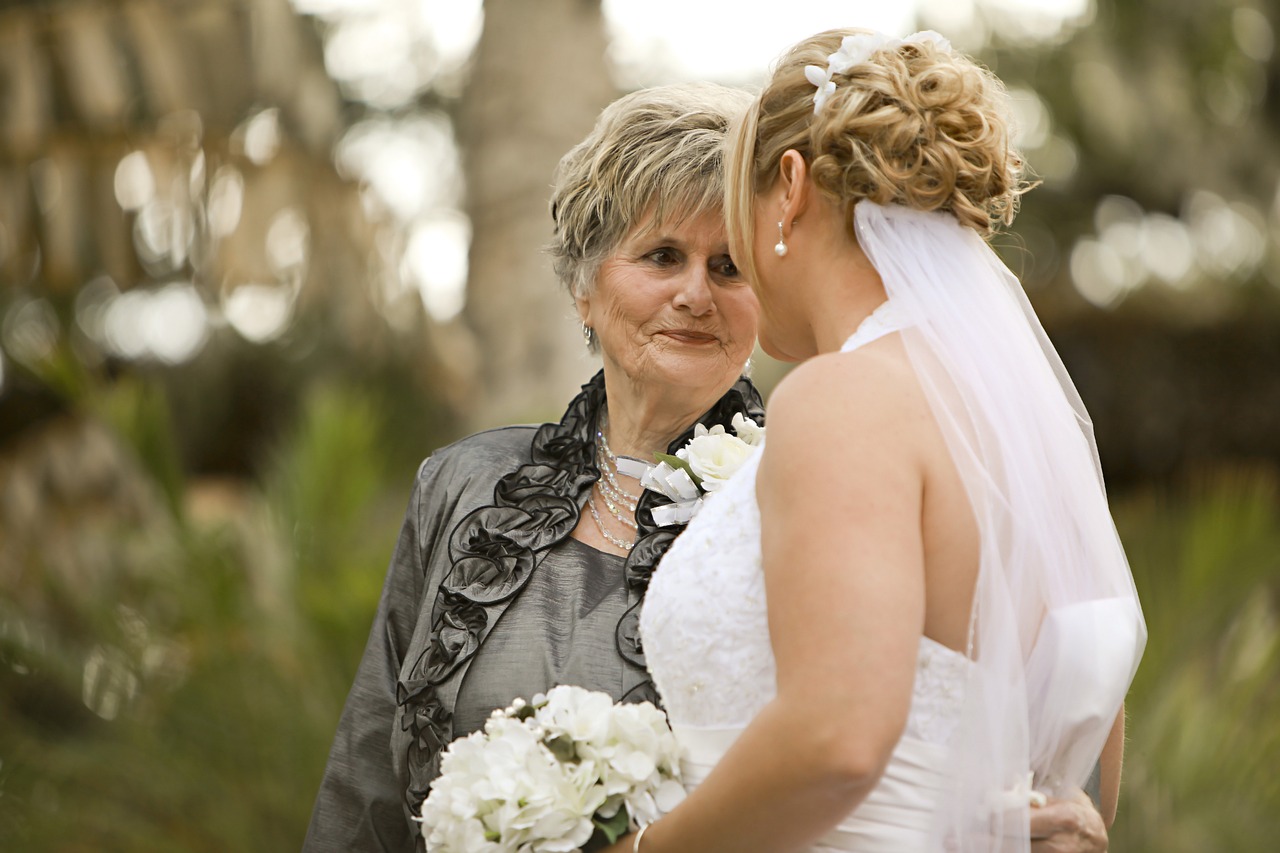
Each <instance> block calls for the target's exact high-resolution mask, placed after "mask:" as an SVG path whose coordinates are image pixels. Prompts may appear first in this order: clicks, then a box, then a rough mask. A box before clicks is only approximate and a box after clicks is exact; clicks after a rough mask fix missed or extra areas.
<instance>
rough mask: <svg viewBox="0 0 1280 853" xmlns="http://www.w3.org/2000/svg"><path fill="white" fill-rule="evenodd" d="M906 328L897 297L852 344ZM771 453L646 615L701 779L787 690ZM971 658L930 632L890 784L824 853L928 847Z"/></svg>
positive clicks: (690, 540)
mask: <svg viewBox="0 0 1280 853" xmlns="http://www.w3.org/2000/svg"><path fill="white" fill-rule="evenodd" d="M901 327H902V326H901V324H900V322H899V321H898V319H897V318H896V317H895V316H894V314H893V312H892V309H891V307H890V306H889V305H888V303H885V304H884V305H882V306H881V307H880V308H878V309H877V310H876V311H875V312H874V313H873V314H871V315H870V316H869V317H868V318H867V319H866V320H865V321H864V322H863V323H862V325H860V326H859V327H858V330H857V331H856V332H855V333H854V335H853V336H852V337H851V338H850V339H849V341H848V343H846V345H845V347H844V349H845V350H850V349H854V348H856V347H858V346H864V345H866V344H868V343H870V342H871V341H873V340H876V339H878V338H880V337H882V336H884V335H886V334H889V333H891V332H894V331H897V329H899V328H901ZM762 455H763V453H756V454H754V456H753V457H752V458H751V459H749V460H748V461H747V462H746V463H745V464H744V465H743V466H742V468H741V469H739V471H738V473H737V474H736V475H735V476H734V477H733V479H731V480H730V481H729V482H728V483H726V484H725V485H724V486H722V487H721V488H720V489H719V490H717V491H716V492H715V493H713V494H711V495H709V496H708V497H707V498H706V500H705V502H704V505H703V507H702V510H701V511H700V512H699V513H698V516H697V517H696V518H695V519H694V520H693V521H692V522H690V524H689V527H688V528H687V529H686V530H685V532H684V534H683V535H681V536H680V537H679V538H678V539H677V540H676V541H675V543H674V544H673V545H672V546H671V549H670V550H669V551H668V552H667V555H666V557H664V558H663V560H662V563H661V564H660V565H659V567H658V570H657V572H656V573H655V574H654V577H653V579H652V581H651V582H650V586H649V592H648V595H647V598H646V602H645V606H644V610H643V612H642V613H641V617H640V633H641V637H642V640H643V642H644V649H645V656H646V658H647V661H648V665H649V669H650V672H651V674H652V675H653V680H654V683H655V685H656V686H657V688H658V692H659V693H660V694H661V696H662V700H663V703H664V704H665V706H666V709H667V715H668V717H669V719H670V721H671V725H672V728H673V730H674V731H675V732H676V736H677V738H678V739H679V740H680V742H681V745H682V746H683V747H684V749H685V753H686V759H685V761H684V764H683V769H684V772H685V777H686V782H687V783H688V784H689V785H690V786H696V785H697V784H698V783H699V782H701V781H702V780H703V779H705V778H706V776H707V774H708V773H710V771H711V769H712V767H714V765H715V763H716V761H717V760H718V759H719V757H720V756H721V755H723V754H724V752H725V751H727V750H728V749H729V747H730V746H731V745H732V743H733V741H734V740H735V739H736V737H737V735H738V734H739V733H741V731H742V730H743V729H744V728H745V727H746V726H747V724H748V723H750V721H751V719H752V718H753V717H754V716H755V715H756V713H758V712H759V711H760V709H761V708H763V707H764V705H765V704H766V703H768V702H769V701H770V700H771V699H772V698H773V697H774V696H775V695H777V682H776V668H775V663H774V658H773V649H772V647H771V646H770V643H769V625H768V612H767V605H768V602H767V601H766V596H765V586H764V573H763V570H762V566H761V556H760V511H759V507H758V505H757V503H756V493H755V486H756V474H757V471H758V470H759V464H760V458H761V456H762ZM970 665H971V664H970V662H969V661H968V660H967V659H966V658H965V657H964V656H963V655H962V654H960V653H959V652H956V651H954V650H952V649H949V648H947V647H945V646H942V645H940V644H938V643H936V642H934V641H933V640H930V639H928V638H927V637H922V638H921V641H920V651H919V655H918V657H917V662H916V677H915V684H914V688H913V692H912V700H911V710H910V712H909V714H908V718H907V725H906V728H905V729H904V733H903V737H902V738H901V740H900V741H899V744H898V746H897V747H896V748H895V750H894V754H893V757H892V758H891V759H890V762H889V766H888V768H887V769H886V772H885V775H884V777H883V779H882V780H881V782H880V784H879V785H878V786H877V788H876V790H875V791H873V792H872V793H871V794H870V795H869V796H868V797H867V799H866V800H865V801H864V802H863V804H862V805H861V806H859V807H858V809H857V810H856V811H855V812H854V813H853V814H852V815H850V817H849V818H847V819H846V820H845V821H844V822H843V823H842V824H841V825H840V827H838V828H837V829H836V830H834V831H833V832H832V833H831V834H829V835H828V836H827V837H825V838H824V839H823V840H822V841H821V842H820V843H819V845H818V846H816V847H814V848H812V849H813V850H815V851H819V850H845V851H877V853H878V851H906V850H921V849H924V845H925V844H926V843H927V838H928V833H929V830H930V828H931V826H932V817H933V813H934V810H935V808H936V806H937V802H938V797H939V796H940V794H941V788H942V786H943V784H944V779H943V777H942V776H941V773H942V772H943V770H944V768H945V767H946V765H947V758H948V755H949V749H948V744H949V743H950V741H951V739H952V737H953V735H954V733H955V731H956V729H957V726H958V724H959V720H960V713H961V709H962V706H963V700H964V696H963V688H964V684H965V680H966V676H967V672H968V668H969V667H970Z"/></svg>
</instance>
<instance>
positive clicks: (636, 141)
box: [549, 83, 751, 297]
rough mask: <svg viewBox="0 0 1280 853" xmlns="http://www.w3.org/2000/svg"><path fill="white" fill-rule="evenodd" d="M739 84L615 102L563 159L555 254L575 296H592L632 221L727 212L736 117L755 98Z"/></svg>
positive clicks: (643, 93)
mask: <svg viewBox="0 0 1280 853" xmlns="http://www.w3.org/2000/svg"><path fill="white" fill-rule="evenodd" d="M750 100H751V97H750V96H749V95H748V94H747V93H745V92H743V91H740V90H738V89H731V88H728V87H726V86H718V85H715V84H711V83H690V84H681V85H673V86H656V87H653V88H650V89H641V90H640V91H638V92H633V93H631V94H630V95H626V96H624V97H622V98H619V99H618V100H616V101H614V102H613V103H612V104H610V105H609V106H608V107H606V108H605V110H604V111H603V112H602V113H601V114H600V117H599V119H597V120H596V126H595V128H594V129H592V131H591V133H590V134H589V135H588V136H587V138H586V139H584V140H582V142H580V143H578V144H577V145H576V146H574V147H573V149H572V150H571V151H570V152H569V153H568V154H566V155H564V158H563V159H561V160H560V165H559V166H558V167H557V169H556V174H555V186H554V189H553V191H552V193H551V218H552V220H554V222H555V234H554V237H553V238H552V242H551V245H550V247H549V251H550V253H551V256H552V258H553V259H554V265H555V271H556V275H558V276H559V277H560V281H561V282H562V283H563V284H564V285H565V287H566V288H568V290H569V292H570V294H572V295H573V296H575V297H577V296H583V295H585V294H587V293H590V292H591V290H592V288H593V287H594V285H595V279H596V274H597V273H598V272H599V270H600V264H601V263H603V262H604V260H605V259H606V258H608V257H609V256H610V255H611V254H612V253H613V252H614V250H615V249H617V247H618V244H619V243H620V242H621V241H622V239H623V238H624V237H625V236H626V235H627V234H628V233H629V232H630V231H631V229H632V228H634V227H635V226H637V225H639V224H641V223H642V222H643V221H646V220H647V221H648V222H650V223H652V224H654V225H658V224H670V223H678V222H682V221H684V220H685V219H688V218H691V217H697V216H700V215H702V214H704V213H707V212H711V211H714V212H717V213H719V212H720V211H721V210H722V209H723V208H722V205H723V200H724V155H725V146H726V139H727V136H728V131H729V126H730V124H731V123H732V122H733V121H734V120H735V119H736V118H737V117H738V115H739V114H740V113H741V112H742V111H743V110H744V109H745V108H746V106H747V104H748V103H750Z"/></svg>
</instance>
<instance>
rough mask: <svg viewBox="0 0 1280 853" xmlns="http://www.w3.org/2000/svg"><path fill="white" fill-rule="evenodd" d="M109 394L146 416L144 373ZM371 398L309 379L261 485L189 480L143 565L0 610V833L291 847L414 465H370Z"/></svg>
mask: <svg viewBox="0 0 1280 853" xmlns="http://www.w3.org/2000/svg"><path fill="white" fill-rule="evenodd" d="M112 393H117V394H120V395H122V399H120V400H115V401H108V402H106V403H105V404H104V405H103V406H102V408H103V410H104V411H107V412H125V413H128V417H127V418H121V419H119V420H118V421H117V423H118V426H119V427H120V428H121V430H122V431H123V432H124V433H125V434H126V435H128V436H129V437H130V438H131V439H132V440H133V441H137V442H139V443H140V444H141V445H151V444H152V442H153V441H154V440H155V439H156V438H157V437H158V436H160V435H162V434H163V431H164V429H165V428H166V426H165V425H166V423H167V421H166V416H165V415H164V414H163V407H149V406H146V405H141V404H138V403H139V401H141V400H144V399H145V398H146V397H147V394H148V393H149V392H147V391H145V390H142V389H140V388H130V387H127V386H117V387H116V388H115V389H113V392H112ZM123 397H127V398H128V399H123ZM385 408H386V406H385V405H383V404H379V403H378V402H377V401H376V398H375V396H374V395H373V394H371V393H370V392H368V391H367V390H364V389H359V388H355V387H349V386H346V387H344V386H339V385H328V386H326V385H318V386H317V387H316V388H314V389H313V390H312V391H310V392H308V393H307V394H306V395H305V397H304V401H303V404H302V406H301V409H300V413H299V416H298V418H297V422H296V425H295V427H294V428H293V429H292V430H290V431H288V432H287V434H286V435H285V436H284V437H283V438H282V439H281V440H280V442H279V444H278V446H277V447H276V448H275V450H274V451H272V452H270V453H269V454H267V455H266V456H265V458H264V459H263V462H262V466H261V467H262V470H261V472H260V473H259V476H258V477H257V480H256V481H257V483H259V484H260V485H257V486H254V487H251V488H249V489H247V490H244V491H240V492H235V491H233V492H230V493H228V494H224V495H222V496H221V497H219V498H217V499H216V500H214V501H212V505H213V509H210V508H209V506H205V507H204V508H203V509H200V508H198V506H197V504H195V503H193V502H192V500H191V499H192V497H193V496H192V495H191V494H188V495H187V498H188V500H187V502H186V503H185V506H186V507H187V511H186V512H183V513H180V514H179V516H178V517H177V518H176V519H175V520H176V522H177V524H176V527H175V530H176V532H175V533H174V534H173V536H172V537H171V540H170V541H169V542H168V543H167V545H166V547H164V548H161V549H158V550H156V551H155V552H153V553H152V554H151V555H150V557H149V562H148V564H147V565H146V566H138V565H134V566H132V571H131V572H130V573H129V575H130V577H132V578H134V579H137V578H140V577H141V578H143V580H141V581H137V580H134V581H131V582H130V583H128V584H121V585H120V586H119V587H118V588H114V589H110V590H107V591H106V594H105V595H100V596H99V597H97V598H95V599H93V600H91V601H88V602H84V601H80V602H79V603H78V604H73V603H72V602H75V601H76V599H75V598H74V597H72V596H63V595H61V594H60V592H59V591H58V590H50V591H48V594H47V595H48V597H49V598H52V599H58V600H61V601H64V602H66V603H67V606H69V607H73V608H74V609H75V610H76V611H77V612H74V613H56V614H54V615H53V616H52V617H49V618H43V619H40V618H33V617H32V616H31V614H29V613H25V612H18V611H16V610H14V609H12V608H8V607H5V609H4V610H2V611H0V662H2V664H3V665H0V718H3V719H4V721H5V722H4V724H3V725H2V726H0V760H2V761H3V764H2V765H0V850H6V851H8V850H15V851H16V850H23V851H41V850H50V851H52V850H58V851H76V850H86V851H87V850H93V851H120V853H124V852H125V851H129V852H130V853H138V852H140V851H150V850H156V851H160V850H165V851H176V850H190V851H226V850H238V851H251V850H264V851H265V850H284V849H296V848H297V847H299V846H300V844H301V840H302V833H303V832H304V831H305V827H306V822H307V818H308V816H309V814H310V807H311V799H312V797H313V795H314V792H315V789H316V787H317V785H318V782H319V777H320V772H321V769H322V767H323V764H324V760H325V757H326V754H327V751H328V744H329V741H330V740H331V738H332V736H333V730H334V727H335V726H336V723H337V716H338V712H339V710H340V709H341V704H342V702H343V700H344V698H345V695H346V691H347V688H348V686H349V684H350V680H351V677H352V675H353V673H354V670H355V665H356V663H357V661H358V658H359V655H360V652H361V650H362V648H363V645H364V639H365V636H366V634H367V631H368V627H369V623H370V622H371V620H372V614H373V610H374V608H375V606H376V603H377V598H378V594H379V592H380V589H381V584H382V579H383V571H384V567H385V565H386V561H387V558H388V556H389V553H390V548H391V545H392V543H393V542H394V541H395V536H396V532H397V529H398V526H399V522H400V517H401V513H402V511H403V506H404V504H405V503H406V501H407V497H408V489H409V485H410V483H411V477H412V474H413V472H412V470H411V469H410V470H398V471H394V472H393V471H391V469H390V467H389V465H388V464H387V459H388V456H389V455H391V454H389V453H388V451H387V447H388V442H389V437H388V436H387V434H386V430H385V423H386V415H385V413H384V409H385ZM172 445H173V442H172V441H171V440H170V441H169V442H167V443H166V442H164V441H161V442H159V444H158V445H157V446H159V447H165V446H172ZM164 455H165V454H152V455H150V456H148V457H146V458H145V462H146V464H147V467H148V468H149V469H150V472H151V476H153V477H156V475H157V474H159V475H161V477H165V476H168V475H167V473H166V472H169V471H170V470H171V468H170V461H169V460H168V459H165V458H162V457H163V456H164ZM157 479H159V478H157ZM196 488H198V487H197V486H196V485H194V484H193V485H190V486H188V489H189V490H194V489H196ZM196 515H201V516H203V517H202V518H196V517H194V516H196ZM122 535H129V533H128V531H124V532H123V533H122ZM70 623H75V624H77V625H79V626H80V629H79V630H78V631H76V632H75V634H74V639H69V638H68V636H67V634H68V632H67V631H66V626H67V625H68V624H70ZM54 638H57V639H56V640H55V639H54ZM90 707H92V708H94V709H96V711H97V713H95V712H94V711H91V710H90ZM103 715H105V716H108V717H112V719H103Z"/></svg>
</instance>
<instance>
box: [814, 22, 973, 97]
mask: <svg viewBox="0 0 1280 853" xmlns="http://www.w3.org/2000/svg"><path fill="white" fill-rule="evenodd" d="M926 42H928V43H929V44H932V45H934V46H935V47H937V48H938V49H939V50H950V49H951V42H950V41H948V40H947V39H946V38H944V37H943V36H941V35H939V34H938V33H936V32H934V31H933V30H921V31H920V32H918V33H912V34H911V35H909V36H907V37H906V38H903V39H895V38H890V37H889V36H887V35H885V34H884V33H858V34H857V35H854V36H845V37H844V38H843V39H841V41H840V49H839V50H837V51H836V52H835V53H833V54H831V55H830V56H828V57H827V67H826V69H825V70H824V69H822V68H819V67H818V66H817V65H806V66H805V67H804V77H805V79H806V80H808V81H809V82H810V83H812V84H813V85H814V86H816V87H817V88H818V91H816V92H814V93H813V114H814V115H817V114H818V113H819V112H821V111H822V105H823V104H825V103H826V102H827V98H830V97H831V96H832V95H833V94H834V93H835V91H836V84H835V81H834V80H832V79H831V78H832V77H834V76H835V75H837V74H847V73H849V70H850V69H852V68H853V67H854V66H857V65H861V64H862V63H864V62H866V61H867V60H868V59H870V58H871V55H872V54H873V53H875V52H876V51H877V50H885V49H894V50H896V49H897V48H899V47H902V46H903V45H904V44H924V43H926Z"/></svg>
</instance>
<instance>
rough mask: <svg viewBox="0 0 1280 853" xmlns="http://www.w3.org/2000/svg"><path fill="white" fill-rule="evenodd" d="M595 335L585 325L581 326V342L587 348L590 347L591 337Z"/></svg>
mask: <svg viewBox="0 0 1280 853" xmlns="http://www.w3.org/2000/svg"><path fill="white" fill-rule="evenodd" d="M593 334H595V332H594V330H593V329H592V328H591V327H590V326H588V325H587V324H586V323H583V324H582V342H583V343H584V344H586V345H587V346H588V347H589V346H591V336H592V335H593Z"/></svg>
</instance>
